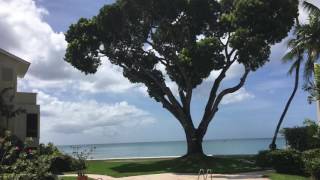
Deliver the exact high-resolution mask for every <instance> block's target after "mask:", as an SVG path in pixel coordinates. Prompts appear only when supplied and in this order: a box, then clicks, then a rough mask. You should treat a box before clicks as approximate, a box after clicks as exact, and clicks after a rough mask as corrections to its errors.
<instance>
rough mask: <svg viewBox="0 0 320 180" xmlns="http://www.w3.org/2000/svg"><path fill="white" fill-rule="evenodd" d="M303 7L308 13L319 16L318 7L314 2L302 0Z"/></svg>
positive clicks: (319, 10)
mask: <svg viewBox="0 0 320 180" xmlns="http://www.w3.org/2000/svg"><path fill="white" fill-rule="evenodd" d="M303 7H304V8H305V9H306V10H307V11H309V12H310V15H312V16H317V17H320V9H319V8H318V7H317V6H315V5H314V4H312V3H309V2H307V1H304V2H303Z"/></svg>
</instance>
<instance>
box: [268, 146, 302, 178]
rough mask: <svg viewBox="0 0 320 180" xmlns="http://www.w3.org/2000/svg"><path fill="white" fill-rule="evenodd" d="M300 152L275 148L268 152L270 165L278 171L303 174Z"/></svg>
mask: <svg viewBox="0 0 320 180" xmlns="http://www.w3.org/2000/svg"><path fill="white" fill-rule="evenodd" d="M301 155H302V154H301V152H299V151H296V150H293V149H287V150H275V151H272V152H271V153H270V156H271V161H272V167H273V168H274V169H275V170H276V171H277V172H278V173H285V174H304V165H303V161H302V156H301Z"/></svg>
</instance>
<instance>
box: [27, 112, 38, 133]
mask: <svg viewBox="0 0 320 180" xmlns="http://www.w3.org/2000/svg"><path fill="white" fill-rule="evenodd" d="M27 137H34V138H36V137H38V114H27Z"/></svg>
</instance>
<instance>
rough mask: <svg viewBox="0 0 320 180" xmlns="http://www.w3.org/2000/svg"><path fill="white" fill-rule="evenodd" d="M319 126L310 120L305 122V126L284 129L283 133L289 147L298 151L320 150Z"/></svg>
mask: <svg viewBox="0 0 320 180" xmlns="http://www.w3.org/2000/svg"><path fill="white" fill-rule="evenodd" d="M318 129H319V127H318V125H317V124H316V123H315V122H313V121H310V120H306V121H305V126H302V127H294V128H284V129H283V131H282V133H283V134H284V137H285V139H286V141H287V143H288V145H289V146H290V147H291V148H293V149H296V150H298V151H305V150H309V149H315V148H320V139H319V138H318V137H316V136H317V134H318Z"/></svg>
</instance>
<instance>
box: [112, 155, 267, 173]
mask: <svg viewBox="0 0 320 180" xmlns="http://www.w3.org/2000/svg"><path fill="white" fill-rule="evenodd" d="M111 169H112V170H113V171H116V172H118V173H152V172H155V173H157V172H158V173H161V172H171V173H188V174H189V173H192V174H197V173H198V172H199V170H200V169H212V171H213V172H214V173H239V172H248V171H257V170H261V169H260V168H258V167H256V166H255V164H254V161H253V160H252V158H247V157H246V158H238V157H215V158H212V157H210V158H206V159H201V160H197V159H191V160H189V159H183V158H178V159H171V160H157V161H145V162H143V161H142V162H139V161H137V162H128V163H125V164H121V165H119V166H116V167H112V168H111Z"/></svg>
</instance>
